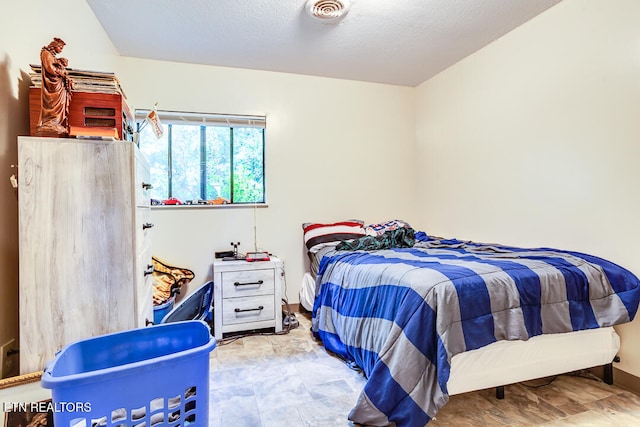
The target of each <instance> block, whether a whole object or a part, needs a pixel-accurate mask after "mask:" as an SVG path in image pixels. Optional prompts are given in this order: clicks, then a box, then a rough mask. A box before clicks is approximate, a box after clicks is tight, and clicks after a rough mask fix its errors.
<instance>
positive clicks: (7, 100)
mask: <svg viewBox="0 0 640 427" xmlns="http://www.w3.org/2000/svg"><path fill="white" fill-rule="evenodd" d="M53 37H60V38H62V39H63V40H65V41H66V43H67V46H66V47H65V49H64V51H63V53H62V54H61V56H64V57H67V58H68V59H69V66H70V67H73V68H80V69H86V70H95V71H113V72H115V73H116V75H117V76H118V77H119V79H120V80H121V82H122V85H123V87H124V90H125V92H126V94H127V96H128V101H129V104H130V106H131V108H150V107H151V106H152V105H153V103H155V102H158V107H159V108H161V109H167V110H177V111H195V112H210V113H234V114H265V115H267V152H266V160H267V162H266V179H267V197H268V203H269V207H267V208H261V209H258V210H257V212H255V216H256V219H257V226H258V232H257V237H258V245H259V247H261V248H263V249H266V250H269V251H271V252H273V253H274V254H276V255H278V256H280V257H282V258H283V259H284V260H285V270H286V279H287V281H286V284H287V289H286V294H287V296H288V298H289V301H290V302H292V303H295V302H297V301H298V289H299V284H300V280H301V278H302V274H303V271H304V268H305V263H306V262H307V261H306V256H305V251H304V248H303V244H302V227H301V224H302V223H303V222H306V221H327V222H328V221H336V220H342V219H347V218H360V219H362V220H365V221H368V222H374V221H383V220H387V219H392V218H403V219H406V220H407V221H412V220H414V219H415V217H414V203H413V198H412V194H413V192H414V190H413V187H412V183H413V182H414V181H413V180H412V179H411V177H412V176H413V173H414V170H413V165H414V163H413V162H412V160H411V156H412V150H413V142H414V128H415V126H414V116H413V112H414V111H413V107H414V89H412V88H407V87H400V86H390V85H379V84H371V83H360V82H353V81H345V80H336V79H324V78H315V77H306V76H297V75H288V74H282V73H271V72H261V71H249V70H235V69H228V68H218V67H207V66H196V65H189V64H178V63H171V62H157V61H147V60H140V59H133V58H121V57H119V55H118V54H117V52H116V51H115V49H114V47H113V45H112V44H111V42H110V40H109V39H108V37H107V36H106V34H105V33H104V31H103V29H102V27H101V26H100V24H99V23H98V22H97V20H96V18H95V16H94V15H93V14H92V12H91V10H90V8H89V7H88V5H87V4H86V2H85V1H84V0H60V1H56V2H51V1H46V0H28V1H25V0H10V1H4V2H3V3H2V6H0V168H1V169H0V170H1V171H2V177H3V178H2V179H7V178H8V177H9V175H10V174H11V173H12V170H11V169H10V165H11V164H15V163H17V148H16V138H17V136H18V135H26V134H28V132H29V126H28V118H29V112H28V87H29V78H28V73H29V72H30V68H29V64H32V63H35V64H37V63H39V54H40V49H41V47H42V46H44V45H46V44H48V43H49V41H50V40H51V39H52V38H53ZM0 197H1V198H2V200H3V203H1V204H0V225H1V227H2V233H1V234H0V249H1V251H0V267H1V272H2V276H3V280H2V281H0V291H1V293H2V298H0V344H3V343H4V342H6V341H7V340H8V339H9V338H12V337H17V336H18V313H17V305H18V304H17V303H18V242H17V239H18V237H17V221H18V220H17V197H16V193H15V191H14V190H13V189H12V188H11V187H10V186H9V185H8V180H7V181H5V184H3V185H0ZM152 217H153V218H152V219H153V222H154V223H155V225H156V226H155V228H154V229H153V233H154V234H153V239H154V245H153V248H154V249H153V252H154V254H155V255H157V256H159V257H160V258H162V259H164V260H166V261H167V262H170V263H172V264H174V265H178V266H182V267H187V268H190V269H192V270H193V271H194V272H195V274H196V277H195V279H194V281H193V282H192V283H191V286H190V287H189V289H187V290H186V291H187V292H190V291H192V290H193V289H194V288H195V287H196V286H198V285H200V284H201V283H204V282H205V281H206V280H208V279H210V278H211V263H212V260H213V255H214V252H215V251H216V250H226V249H230V245H229V242H231V241H232V240H233V241H240V242H241V247H240V250H241V251H246V250H250V249H252V248H253V222H254V221H253V220H254V211H253V209H251V208H230V209H228V208H222V209H199V210H154V211H153V213H152ZM182 295H183V296H184V295H185V293H183V294H182ZM88 315H89V314H88Z"/></svg>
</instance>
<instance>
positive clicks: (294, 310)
mask: <svg viewBox="0 0 640 427" xmlns="http://www.w3.org/2000/svg"><path fill="white" fill-rule="evenodd" d="M282 308H283V309H284V310H286V306H285V305H283V306H282ZM289 309H290V310H291V312H292V313H298V312H299V311H300V304H298V303H289Z"/></svg>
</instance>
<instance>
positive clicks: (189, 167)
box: [136, 111, 266, 204]
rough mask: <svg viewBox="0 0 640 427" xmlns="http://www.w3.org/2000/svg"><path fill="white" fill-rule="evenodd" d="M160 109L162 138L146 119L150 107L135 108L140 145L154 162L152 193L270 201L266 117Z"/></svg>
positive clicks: (186, 198)
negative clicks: (266, 188) (267, 175)
mask: <svg viewBox="0 0 640 427" xmlns="http://www.w3.org/2000/svg"><path fill="white" fill-rule="evenodd" d="M157 113H158V116H159V118H160V121H161V123H162V126H163V129H164V134H163V135H162V137H161V138H159V139H158V138H156V135H155V133H154V132H153V130H152V128H151V126H146V125H145V123H144V119H145V117H146V116H147V114H148V111H136V121H137V122H138V123H139V124H140V134H139V147H140V150H141V151H142V153H143V154H144V155H145V157H146V159H147V160H148V162H149V165H150V167H151V182H152V183H153V189H152V190H151V198H153V199H158V200H165V199H168V198H172V197H175V198H177V199H178V200H180V201H182V202H183V203H184V202H187V201H191V202H192V203H195V202H196V201H210V200H214V199H216V198H219V197H221V198H223V199H225V200H227V201H228V202H229V203H233V204H242V203H265V179H264V148H265V126H266V118H265V117H262V116H230V115H218V114H215V115H214V114H198V113H180V112H169V111H158V112H157Z"/></svg>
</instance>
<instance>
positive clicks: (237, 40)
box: [87, 0, 561, 86]
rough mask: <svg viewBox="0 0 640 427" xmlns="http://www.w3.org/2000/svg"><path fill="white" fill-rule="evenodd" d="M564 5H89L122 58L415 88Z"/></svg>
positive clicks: (500, 0) (427, 0)
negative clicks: (327, 10)
mask: <svg viewBox="0 0 640 427" xmlns="http://www.w3.org/2000/svg"><path fill="white" fill-rule="evenodd" d="M560 1H561V0H352V1H351V8H350V10H349V13H348V14H347V15H346V16H345V17H344V18H343V19H342V20H340V21H338V22H336V23H326V22H321V21H318V20H314V19H313V18H311V17H310V16H308V14H307V13H306V11H305V3H306V0H87V3H88V4H89V5H90V7H91V9H92V10H93V12H94V13H95V15H96V17H97V18H98V20H99V21H100V23H101V24H102V26H103V27H104V29H105V30H106V32H107V34H108V35H109V37H110V38H111V41H112V42H113V44H114V46H115V48H116V49H117V50H118V52H119V53H120V55H122V56H131V57H138V58H148V59H158V60H166V61H175V62H187V63H194V64H207V65H217V66H224V67H234V68H248V69H256V70H267V71H279V72H287V73H295V74H305V75H312V76H323V77H334V78H340V79H349V80H360V81H368V82H376V83H388V84H395V85H403V86H417V85H419V84H420V83H422V82H423V81H425V80H427V79H429V78H430V77H432V76H434V75H435V74H437V73H439V72H440V71H442V70H444V69H446V68H447V67H449V66H451V65H453V64H454V63H456V62H458V61H459V60H461V59H463V58H464V57H466V56H468V55H469V54H471V53H473V52H475V51H477V50H478V49H480V48H482V47H483V46H485V45H487V44H489V43H491V42H492V41H494V40H496V39H497V38H499V37H501V36H502V35H504V34H506V33H507V32H509V31H511V30H512V29H514V28H516V27H517V26H519V25H521V24H523V23H524V22H526V21H528V20H530V19H531V18H533V17H535V16H536V15H538V14H539V13H541V12H542V11H544V10H546V9H548V8H549V7H551V6H553V5H555V4H557V3H559V2H560Z"/></svg>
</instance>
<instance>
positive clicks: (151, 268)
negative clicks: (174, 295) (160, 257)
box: [144, 264, 153, 276]
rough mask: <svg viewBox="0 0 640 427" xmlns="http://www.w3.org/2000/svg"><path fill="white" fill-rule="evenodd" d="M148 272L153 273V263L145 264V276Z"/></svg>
mask: <svg viewBox="0 0 640 427" xmlns="http://www.w3.org/2000/svg"><path fill="white" fill-rule="evenodd" d="M149 274H153V264H147V269H146V270H145V271H144V275H145V276H148V275H149Z"/></svg>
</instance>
